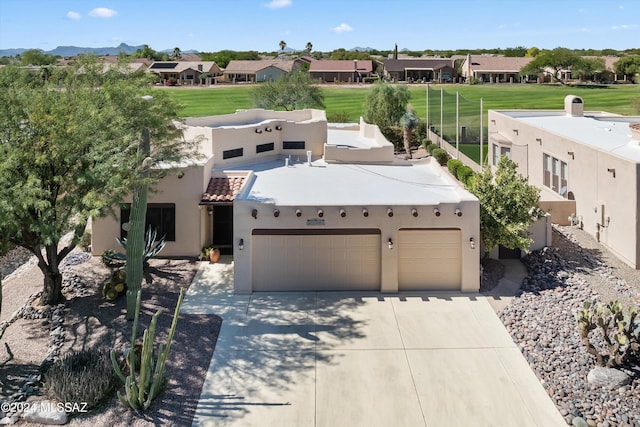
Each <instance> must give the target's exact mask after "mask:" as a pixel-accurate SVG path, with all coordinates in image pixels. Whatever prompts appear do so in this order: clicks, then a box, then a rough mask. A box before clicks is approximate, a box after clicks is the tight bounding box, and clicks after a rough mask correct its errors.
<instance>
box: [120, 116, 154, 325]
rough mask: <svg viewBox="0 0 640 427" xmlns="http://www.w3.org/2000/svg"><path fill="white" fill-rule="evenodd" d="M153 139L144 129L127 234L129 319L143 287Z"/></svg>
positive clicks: (147, 130)
mask: <svg viewBox="0 0 640 427" xmlns="http://www.w3.org/2000/svg"><path fill="white" fill-rule="evenodd" d="M150 154H151V141H150V136H149V129H146V128H145V129H143V131H142V138H141V139H140V143H139V145H138V158H141V159H144V160H143V161H142V172H141V176H139V177H138V178H139V179H140V183H139V184H138V186H137V187H136V189H135V190H134V191H133V196H132V200H131V214H130V216H129V233H128V234H127V264H126V266H125V271H126V274H127V319H128V320H132V319H133V317H134V315H135V312H136V296H137V295H138V291H139V290H140V288H141V287H142V269H143V267H144V265H143V263H144V257H143V251H144V223H145V221H146V217H147V192H148V190H149V183H148V179H147V178H148V177H149V168H150V166H151V165H150V163H151V159H150V157H149V156H150Z"/></svg>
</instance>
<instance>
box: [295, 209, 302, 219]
mask: <svg viewBox="0 0 640 427" xmlns="http://www.w3.org/2000/svg"><path fill="white" fill-rule="evenodd" d="M296 216H297V217H298V218H300V217H301V216H302V211H301V210H300V209H296Z"/></svg>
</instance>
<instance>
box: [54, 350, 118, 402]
mask: <svg viewBox="0 0 640 427" xmlns="http://www.w3.org/2000/svg"><path fill="white" fill-rule="evenodd" d="M45 385H46V388H47V389H48V390H49V391H50V392H51V393H53V394H54V395H55V396H56V398H58V400H60V402H64V403H77V402H86V403H87V406H86V407H87V408H93V407H95V406H97V405H98V404H100V403H101V402H103V401H104V400H106V399H108V398H109V397H110V396H111V394H113V391H114V388H115V385H116V374H115V372H114V370H113V366H112V364H111V358H110V356H109V352H108V351H107V350H101V349H89V350H81V351H77V352H75V351H73V352H71V353H69V354H67V355H66V356H65V357H64V358H62V359H60V360H58V361H57V362H55V363H54V364H53V365H51V366H50V367H49V369H48V370H47V371H46V373H45Z"/></svg>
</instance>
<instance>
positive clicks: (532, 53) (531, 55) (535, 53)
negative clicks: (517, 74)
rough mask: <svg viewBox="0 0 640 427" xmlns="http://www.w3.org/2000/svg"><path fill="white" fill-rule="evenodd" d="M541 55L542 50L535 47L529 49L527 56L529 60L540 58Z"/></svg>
mask: <svg viewBox="0 0 640 427" xmlns="http://www.w3.org/2000/svg"><path fill="white" fill-rule="evenodd" d="M539 53H540V49H538V48H537V47H535V46H532V47H530V48H529V49H527V54H526V55H525V56H526V57H527V58H535V57H536V56H538V54H539Z"/></svg>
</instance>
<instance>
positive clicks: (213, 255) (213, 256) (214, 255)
mask: <svg viewBox="0 0 640 427" xmlns="http://www.w3.org/2000/svg"><path fill="white" fill-rule="evenodd" d="M219 259H220V249H218V248H215V249H211V251H209V260H210V261H211V262H212V263H216V262H218V260H219Z"/></svg>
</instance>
